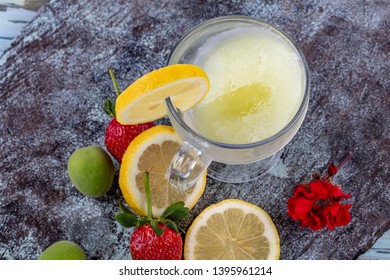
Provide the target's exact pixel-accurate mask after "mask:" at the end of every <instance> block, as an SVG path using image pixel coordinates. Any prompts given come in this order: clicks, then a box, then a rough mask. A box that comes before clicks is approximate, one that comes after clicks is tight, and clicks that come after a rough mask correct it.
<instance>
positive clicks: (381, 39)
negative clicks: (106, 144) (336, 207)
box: [0, 0, 390, 259]
mask: <svg viewBox="0 0 390 280" xmlns="http://www.w3.org/2000/svg"><path fill="white" fill-rule="evenodd" d="M129 2H130V3H129ZM230 14H239V15H250V16H254V17H257V18H260V19H263V20H266V21H269V22H271V23H273V24H275V25H276V26H278V27H279V28H281V29H282V30H284V31H286V33H288V34H289V35H290V36H291V37H292V38H294V39H295V40H296V42H297V43H298V45H299V46H300V47H301V48H302V50H303V52H304V54H305V55H306V57H307V60H308V63H309V66H310V69H311V75H312V92H311V100H310V103H309V109H308V114H307V118H306V120H305V121H304V123H303V126H302V128H301V130H300V131H299V132H298V134H297V135H296V136H295V137H294V139H293V140H292V142H291V143H290V144H288V146H287V147H286V148H285V150H284V153H283V155H282V158H281V160H280V162H279V163H278V165H277V166H276V167H275V169H274V170H273V171H272V172H271V174H269V175H266V176H264V177H263V178H261V179H259V180H257V181H255V182H251V183H246V184H238V185H231V184H223V183H219V182H215V181H213V180H208V184H207V187H206V191H205V193H204V195H203V196H202V198H201V200H200V201H199V203H198V204H197V205H196V206H195V208H194V209H193V211H192V212H191V216H190V217H189V218H188V219H187V221H186V222H185V224H184V226H185V227H187V226H188V225H189V224H190V223H191V221H192V220H193V218H194V217H195V216H196V215H197V214H199V213H200V211H202V210H203V209H204V208H205V207H206V206H208V205H210V204H212V203H215V202H218V201H220V200H223V199H225V198H240V199H243V200H246V201H249V202H252V203H255V204H257V205H259V206H260V207H262V208H264V209H265V210H266V211H267V212H268V213H269V214H270V216H271V217H272V218H273V220H274V222H275V224H276V226H277V228H278V230H279V234H280V238H281V258H282V259H354V258H357V257H358V256H359V255H360V254H361V253H363V252H365V251H366V250H367V249H369V248H370V247H371V246H372V244H373V243H374V242H375V241H376V239H377V238H378V237H380V236H381V235H382V234H383V232H384V231H386V230H387V229H389V228H390V203H389V197H390V190H389V188H390V187H389V185H390V184H389V182H390V180H389V177H390V172H389V157H390V137H389V136H390V133H389V127H390V95H389V93H390V79H389V74H390V62H389V61H390V60H389V57H390V2H389V1H341V0H339V1H331V0H329V1H298V0H297V1H145V0H142V1H102V0H101V1H95V0H94V1H92V0H88V1H51V2H50V3H49V4H48V5H46V6H44V7H43V8H42V9H41V10H40V11H39V14H38V16H37V17H36V18H35V19H34V20H33V22H32V23H31V24H29V25H28V26H26V28H25V29H24V30H23V32H22V34H21V35H20V36H19V37H17V38H16V40H15V41H14V42H13V44H12V46H11V48H10V49H9V50H8V51H7V52H6V53H5V54H4V55H5V57H6V62H5V64H4V65H3V66H2V67H1V68H0V116H1V123H0V259H35V258H37V257H38V256H39V254H40V253H41V252H42V250H43V249H45V248H46V247H47V246H49V245H50V244H51V243H53V242H55V241H57V240H60V239H68V240H72V241H74V242H76V243H78V244H80V245H81V246H82V247H83V248H84V249H85V251H86V253H87V255H88V258H90V259H127V258H129V256H128V238H129V235H130V231H129V230H124V229H122V228H121V227H120V226H118V225H117V224H116V223H115V222H114V221H113V218H112V217H113V214H114V212H115V211H117V210H118V207H117V204H116V201H117V199H118V198H120V197H121V195H120V192H119V189H118V186H117V184H114V186H113V188H112V189H111V191H110V192H109V193H108V194H107V195H106V196H104V197H103V198H100V199H90V198H85V197H83V196H82V195H81V194H80V193H78V192H77V190H76V189H75V188H74V187H72V185H71V183H70V181H69V178H68V176H67V173H66V164H67V159H68V157H69V156H70V154H71V153H72V152H73V151H74V150H75V149H76V148H79V147H82V146H86V145H92V144H98V145H103V139H104V129H105V127H106V125H107V123H108V122H109V118H108V117H106V116H105V115H104V113H103V111H102V110H101V104H102V103H103V101H104V99H105V98H106V97H108V96H113V95H114V91H113V88H112V85H111V81H110V78H109V76H108V73H107V68H108V67H109V66H112V67H113V68H114V70H115V72H116V73H117V79H118V81H119V86H120V87H121V88H122V89H124V88H125V87H126V86H127V85H128V84H130V83H131V82H132V81H134V80H135V79H136V78H138V77H139V76H141V75H142V74H145V73H146V72H148V71H151V70H153V69H156V68H158V67H162V66H164V65H166V62H167V57H168V55H169V53H170V50H171V49H172V47H173V45H174V43H175V42H176V41H177V40H178V39H179V38H180V37H181V36H182V35H183V34H184V33H185V32H186V31H188V29H190V28H192V27H193V26H194V25H196V24H198V23H200V22H202V21H203V20H205V19H210V18H213V17H216V16H221V15H230ZM349 150H352V151H353V153H354V156H353V158H352V160H351V161H350V162H349V163H348V164H347V165H346V166H345V167H344V168H343V169H342V171H341V172H340V174H339V175H337V177H336V179H335V181H336V183H339V184H340V185H341V186H342V189H343V190H344V191H345V192H350V193H351V194H352V198H350V199H349V201H348V202H350V203H352V204H353V208H352V209H351V214H352V222H351V223H350V224H349V225H347V226H345V227H341V228H337V229H336V230H334V231H330V230H327V229H324V230H321V231H317V232H312V231H310V230H307V229H305V230H302V229H301V228H300V227H299V225H298V224H295V223H294V222H293V221H292V220H291V219H290V218H289V217H288V216H287V215H286V211H287V199H288V197H289V196H291V194H292V193H293V190H294V186H295V185H296V184H297V183H299V182H302V181H305V180H309V179H310V174H311V172H313V171H324V170H325V168H326V166H327V164H328V163H329V162H330V161H331V160H334V161H339V160H340V159H341V158H342V157H343V155H344V154H345V153H346V152H347V151H349ZM117 168H118V166H117Z"/></svg>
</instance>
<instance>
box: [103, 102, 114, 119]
mask: <svg viewBox="0 0 390 280" xmlns="http://www.w3.org/2000/svg"><path fill="white" fill-rule="evenodd" d="M103 110H104V112H106V114H107V115H109V116H110V117H112V118H115V102H113V101H112V100H111V99H107V100H106V101H105V102H104V104H103Z"/></svg>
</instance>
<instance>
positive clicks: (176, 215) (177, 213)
mask: <svg viewBox="0 0 390 280" xmlns="http://www.w3.org/2000/svg"><path fill="white" fill-rule="evenodd" d="M189 213H190V210H189V209H188V208H187V207H184V202H183V201H180V202H176V203H174V204H172V205H170V206H169V207H168V208H167V209H166V210H165V211H164V213H163V214H162V218H166V219H169V220H172V221H181V220H183V219H185V218H186V217H187V216H188V215H189Z"/></svg>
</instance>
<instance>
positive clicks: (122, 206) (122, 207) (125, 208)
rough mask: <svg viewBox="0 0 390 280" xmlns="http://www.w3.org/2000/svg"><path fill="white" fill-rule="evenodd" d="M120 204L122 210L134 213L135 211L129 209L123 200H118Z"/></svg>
mask: <svg viewBox="0 0 390 280" xmlns="http://www.w3.org/2000/svg"><path fill="white" fill-rule="evenodd" d="M118 204H119V207H120V208H121V210H122V211H123V212H124V213H129V214H132V215H134V213H133V212H132V211H131V210H130V209H129V208H127V207H126V206H125V205H124V204H123V202H122V201H120V200H118Z"/></svg>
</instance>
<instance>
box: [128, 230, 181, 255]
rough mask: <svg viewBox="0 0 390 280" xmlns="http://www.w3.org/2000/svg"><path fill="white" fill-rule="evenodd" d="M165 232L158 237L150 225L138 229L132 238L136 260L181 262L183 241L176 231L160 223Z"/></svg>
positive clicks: (131, 249)
mask: <svg viewBox="0 0 390 280" xmlns="http://www.w3.org/2000/svg"><path fill="white" fill-rule="evenodd" d="M158 226H159V227H160V228H162V229H163V230H164V232H163V233H162V234H161V235H160V236H158V235H157V234H156V232H155V231H154V229H153V228H152V227H151V226H150V225H143V226H140V227H139V228H136V229H135V230H134V232H133V234H132V235H131V237H130V252H131V256H132V257H133V259H134V260H180V259H181V254H182V249H183V241H182V239H181V236H180V234H179V233H177V232H176V231H174V230H172V229H170V228H169V227H167V226H166V225H163V224H161V223H158Z"/></svg>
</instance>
